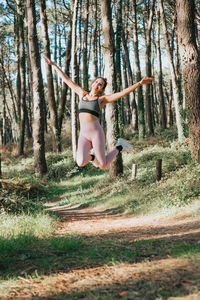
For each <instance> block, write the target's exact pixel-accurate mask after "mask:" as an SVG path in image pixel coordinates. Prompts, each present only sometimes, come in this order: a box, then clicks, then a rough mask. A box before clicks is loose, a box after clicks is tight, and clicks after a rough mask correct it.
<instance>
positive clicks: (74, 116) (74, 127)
mask: <svg viewBox="0 0 200 300" xmlns="http://www.w3.org/2000/svg"><path fill="white" fill-rule="evenodd" d="M73 10H74V13H73V23H72V49H71V57H72V64H71V69H72V81H74V82H75V81H76V78H75V76H76V64H75V56H76V24H77V10H78V0H75V1H74V9H73ZM71 122H72V151H73V158H74V160H76V151H77V109H76V95H75V92H74V91H72V100H71Z"/></svg>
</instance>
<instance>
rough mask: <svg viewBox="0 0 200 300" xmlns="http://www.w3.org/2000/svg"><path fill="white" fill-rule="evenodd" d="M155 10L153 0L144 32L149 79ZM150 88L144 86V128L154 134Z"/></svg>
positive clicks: (153, 0)
mask: <svg viewBox="0 0 200 300" xmlns="http://www.w3.org/2000/svg"><path fill="white" fill-rule="evenodd" d="M154 8H155V0H152V1H151V8H150V14H149V18H148V21H147V32H146V55H145V61H146V76H147V77H151V76H152V74H151V31H152V23H153V15H154ZM151 97H152V94H151V86H150V85H149V84H147V85H146V90H145V108H146V126H147V130H148V131H149V133H151V134H154V126H153V117H152V109H151V108H152V103H151Z"/></svg>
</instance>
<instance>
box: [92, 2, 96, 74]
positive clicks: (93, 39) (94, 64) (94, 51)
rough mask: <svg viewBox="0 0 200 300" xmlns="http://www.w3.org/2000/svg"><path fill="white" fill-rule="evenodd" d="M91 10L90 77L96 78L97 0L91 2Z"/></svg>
mask: <svg viewBox="0 0 200 300" xmlns="http://www.w3.org/2000/svg"><path fill="white" fill-rule="evenodd" d="M93 12H94V25H93V32H92V49H91V56H92V78H93V79H94V78H96V77H97V76H98V60H97V0H94V4H93Z"/></svg>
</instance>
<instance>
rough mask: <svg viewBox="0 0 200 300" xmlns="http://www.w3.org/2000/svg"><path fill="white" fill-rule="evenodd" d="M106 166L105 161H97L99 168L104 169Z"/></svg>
mask: <svg viewBox="0 0 200 300" xmlns="http://www.w3.org/2000/svg"><path fill="white" fill-rule="evenodd" d="M106 168H107V163H106V162H99V169H101V170H104V169H106Z"/></svg>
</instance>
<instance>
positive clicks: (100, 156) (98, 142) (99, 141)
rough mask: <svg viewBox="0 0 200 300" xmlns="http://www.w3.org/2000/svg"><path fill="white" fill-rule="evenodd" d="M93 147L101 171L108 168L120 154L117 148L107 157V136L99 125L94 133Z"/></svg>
mask: <svg viewBox="0 0 200 300" xmlns="http://www.w3.org/2000/svg"><path fill="white" fill-rule="evenodd" d="M92 146H93V149H94V155H95V159H96V161H97V165H98V166H99V168H100V169H105V168H107V167H108V166H109V164H110V163H111V162H112V161H113V159H114V158H115V157H116V156H117V154H118V153H119V150H117V149H116V148H115V149H114V150H112V151H111V152H109V153H108V154H107V155H105V134H104V131H103V128H102V127H101V125H100V124H99V123H98V125H97V128H96V130H95V132H93V136H92Z"/></svg>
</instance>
